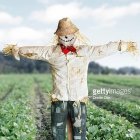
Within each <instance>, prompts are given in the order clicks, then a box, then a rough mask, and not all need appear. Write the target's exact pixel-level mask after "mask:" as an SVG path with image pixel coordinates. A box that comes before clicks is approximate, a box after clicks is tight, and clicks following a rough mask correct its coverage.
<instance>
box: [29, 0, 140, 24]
mask: <svg viewBox="0 0 140 140" xmlns="http://www.w3.org/2000/svg"><path fill="white" fill-rule="evenodd" d="M139 13H140V3H138V2H137V3H131V4H128V5H125V6H114V7H111V6H109V5H106V4H105V5H102V6H100V7H97V8H92V7H86V6H84V5H81V4H79V3H76V2H73V3H68V4H55V5H51V6H49V7H47V8H46V9H44V10H38V11H34V12H33V13H32V14H31V16H30V18H31V19H33V20H37V21H40V22H48V23H53V22H57V21H58V20H59V19H60V18H63V17H70V18H73V19H89V20H91V19H93V20H97V21H102V22H105V24H106V23H108V22H112V23H114V22H116V21H117V20H118V19H119V18H122V17H125V16H133V15H137V14H139Z"/></svg>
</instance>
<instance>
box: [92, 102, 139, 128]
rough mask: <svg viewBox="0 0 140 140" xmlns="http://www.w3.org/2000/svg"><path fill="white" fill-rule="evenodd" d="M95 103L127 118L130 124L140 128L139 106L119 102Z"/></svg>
mask: <svg viewBox="0 0 140 140" xmlns="http://www.w3.org/2000/svg"><path fill="white" fill-rule="evenodd" d="M93 102H94V103H95V104H96V105H98V106H100V107H102V108H104V109H106V110H110V111H112V112H113V113H116V114H119V115H121V116H124V117H126V118H127V119H128V120H129V121H130V122H133V123H135V124H136V125H137V126H140V106H139V105H138V104H136V103H132V102H129V101H119V100H113V101H110V100H104V101H103V100H100V101H99V100H98V101H93Z"/></svg>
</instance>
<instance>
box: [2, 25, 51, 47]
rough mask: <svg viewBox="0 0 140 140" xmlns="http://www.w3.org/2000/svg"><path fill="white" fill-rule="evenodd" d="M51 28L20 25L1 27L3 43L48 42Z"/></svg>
mask: <svg viewBox="0 0 140 140" xmlns="http://www.w3.org/2000/svg"><path fill="white" fill-rule="evenodd" d="M50 31H51V29H50V30H47V31H46V30H43V31H42V30H36V29H33V28H30V27H25V26H20V27H16V28H11V29H0V39H1V43H3V44H5V43H14V44H15V43H20V44H28V43H30V44H33V45H34V44H36V43H37V44H38V43H42V42H47V40H48V39H47V37H48V36H49V35H50ZM48 38H49V37H48Z"/></svg>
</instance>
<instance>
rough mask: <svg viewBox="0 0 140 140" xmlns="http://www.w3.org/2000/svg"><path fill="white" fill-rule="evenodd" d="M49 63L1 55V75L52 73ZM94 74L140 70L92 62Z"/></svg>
mask: <svg viewBox="0 0 140 140" xmlns="http://www.w3.org/2000/svg"><path fill="white" fill-rule="evenodd" d="M50 71H51V69H50V66H49V64H48V63H46V62H43V61H39V60H38V61H34V60H30V59H26V58H22V57H21V60H20V61H16V60H15V59H14V58H13V57H12V56H4V55H2V54H1V53H0V73H1V74H2V73H50ZM88 72H89V73H93V74H134V75H138V74H140V69H137V68H134V67H123V68H120V69H118V70H116V69H113V68H108V67H103V66H101V65H99V64H97V63H95V62H91V63H90V64H89V68H88Z"/></svg>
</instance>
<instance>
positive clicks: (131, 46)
mask: <svg viewBox="0 0 140 140" xmlns="http://www.w3.org/2000/svg"><path fill="white" fill-rule="evenodd" d="M118 49H119V51H121V52H130V53H132V54H134V55H135V54H137V53H138V51H139V50H138V47H137V43H136V42H132V41H129V42H124V41H120V43H119V48H118Z"/></svg>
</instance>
